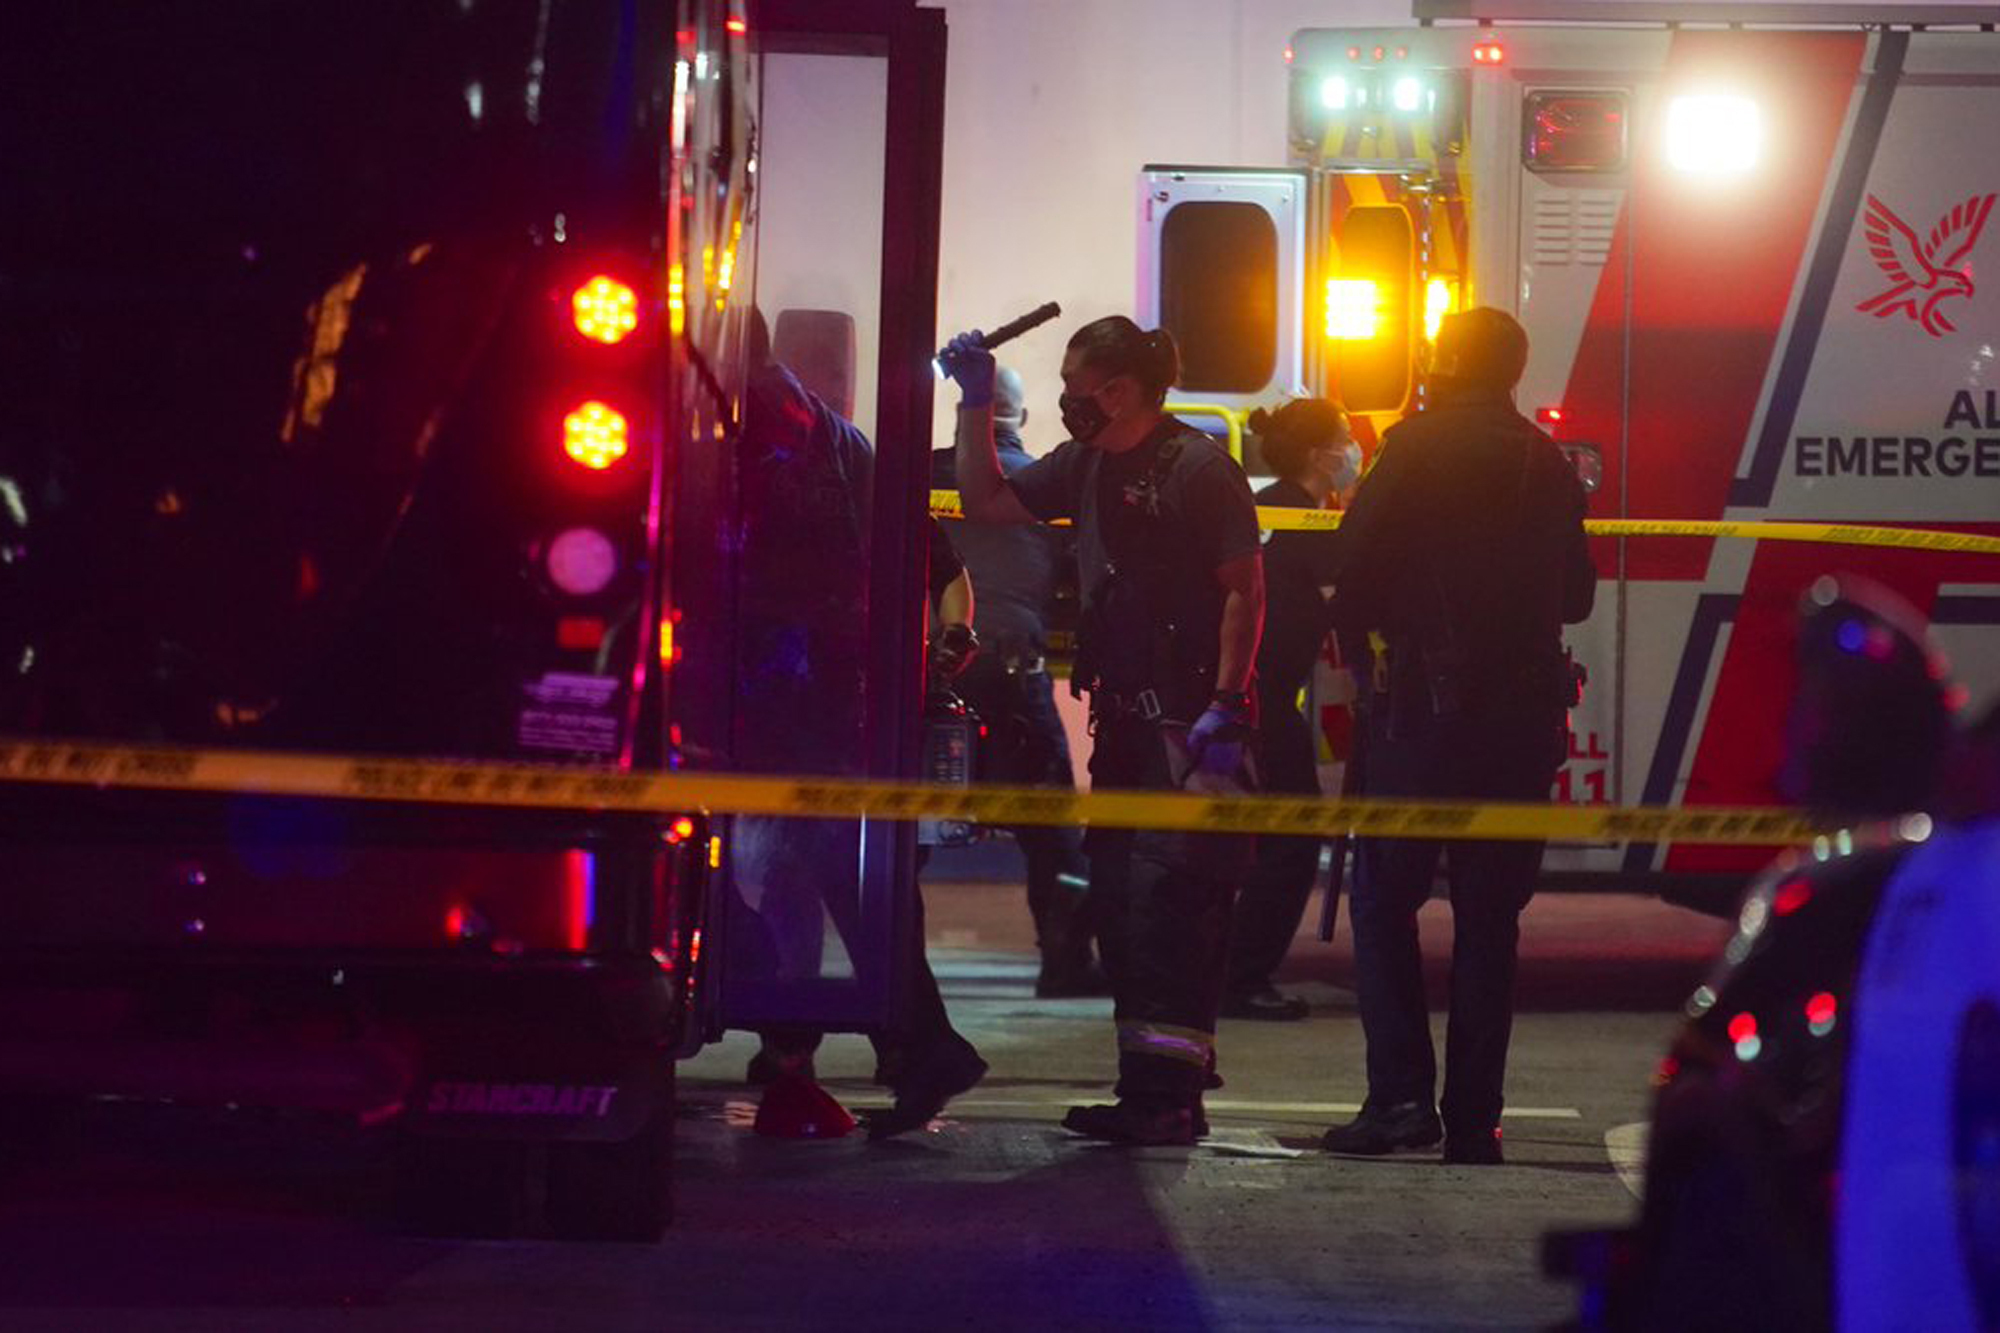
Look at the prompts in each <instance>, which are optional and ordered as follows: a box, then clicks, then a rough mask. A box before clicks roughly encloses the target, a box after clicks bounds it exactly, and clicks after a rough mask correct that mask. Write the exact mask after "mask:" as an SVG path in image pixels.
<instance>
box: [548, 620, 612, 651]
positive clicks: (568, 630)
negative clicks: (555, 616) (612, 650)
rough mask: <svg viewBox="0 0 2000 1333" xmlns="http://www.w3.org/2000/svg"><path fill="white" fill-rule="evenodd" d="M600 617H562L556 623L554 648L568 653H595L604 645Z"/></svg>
mask: <svg viewBox="0 0 2000 1333" xmlns="http://www.w3.org/2000/svg"><path fill="white" fill-rule="evenodd" d="M604 628H605V626H604V618H603V617H602V616H564V617H562V618H561V619H560V620H558V621H556V646H557V647H559V648H562V649H565V650H567V651H569V652H577V653H590V652H595V651H597V649H598V648H599V647H600V646H602V644H603V643H604Z"/></svg>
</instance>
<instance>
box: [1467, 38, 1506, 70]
mask: <svg viewBox="0 0 2000 1333" xmlns="http://www.w3.org/2000/svg"><path fill="white" fill-rule="evenodd" d="M1506 58H1507V48H1506V47H1504V46H1502V45H1500V43H1498V42H1496V41H1491V40H1488V41H1483V42H1479V43H1477V44H1475V45H1474V46H1473V48H1472V63H1474V64H1475V65H1497V64H1499V63H1500V62H1501V61H1503V60H1505V59H1506Z"/></svg>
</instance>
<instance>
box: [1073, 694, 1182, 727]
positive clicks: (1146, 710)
mask: <svg viewBox="0 0 2000 1333" xmlns="http://www.w3.org/2000/svg"><path fill="white" fill-rule="evenodd" d="M1165 712H1166V710H1165V709H1163V708H1161V707H1160V696H1159V694H1158V693H1157V692H1155V691H1154V690H1151V689H1144V690H1140V691H1139V692H1138V693H1137V694H1119V693H1118V692H1117V691H1115V690H1103V689H1098V690H1092V691H1091V692H1090V720H1091V721H1092V722H1115V721H1117V720H1119V719H1120V718H1127V717H1137V718H1143V719H1144V720H1145V721H1147V722H1151V721H1154V720H1155V719H1157V718H1159V717H1160V716H1162V715H1163V714H1164V713H1165Z"/></svg>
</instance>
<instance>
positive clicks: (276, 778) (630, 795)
mask: <svg viewBox="0 0 2000 1333" xmlns="http://www.w3.org/2000/svg"><path fill="white" fill-rule="evenodd" d="M0 782H16V783H43V784H47V783H55V784H63V785H69V786H85V787H95V788H100V789H111V788H145V789H151V790H162V791H200V792H225V793H236V794H251V795H267V796H322V797H336V798H344V799H357V800H380V801H408V802H419V803H429V804H445V805H486V806H516V807H529V806H532V807H542V808H554V809H578V810H626V811H649V812H655V813H660V814H684V813H689V812H695V811H704V812H711V813H717V814H739V815H789V816H797V817H804V818H833V819H854V818H859V817H860V816H863V815H867V816H870V817H873V818H878V819H948V820H969V821H973V822H976V823H980V824H993V825H1008V824H1057V825H1076V824H1085V823H1090V824H1102V825H1106V826H1110V827H1120V828H1141V829H1192V830H1200V831H1205V832H1213V833H1301V834H1320V835H1334V834H1342V833H1353V834H1360V835H1363V836H1371V837H1404V838H1449V839H1462V838H1493V839H1508V840H1523V839H1525V840H1538V839H1544V838H1546V839H1552V840H1556V841H1562V842H1626V841H1640V842H1686V843H1734V844H1772V843H1795V842H1803V841H1806V840H1808V839H1810V838H1812V837H1813V836H1814V835H1815V834H1819V833H1824V832H1825V831H1826V828H1825V826H1823V825H1820V824H1817V823H1814V822H1813V821H1811V820H1809V819H1807V818H1806V817H1805V816H1804V815H1803V814H1801V813H1800V812H1798V811H1795V810H1786V809H1779V808H1772V807H1721V806H1710V807H1694V806H1685V807H1680V808H1667V807H1655V806H1602V805H1530V804H1507V803H1485V802H1479V803H1474V802H1457V801H1390V800H1347V799H1334V798H1324V799H1319V800H1309V799H1300V798H1298V797H1292V796H1208V795H1196V794H1192V793H1187V794H1179V793H1146V792H1072V791H1066V790H1063V789H1060V788H1047V787H932V786H924V785H921V784H918V783H912V782H875V781H855V780H847V779H822V778H798V777H761V776H757V777H751V776H744V775H740V774H730V773H685V772H681V773H628V772H621V771H618V770H615V769H605V768H586V767H579V766H563V765H555V764H504V763H484V762H460V761H440V760H416V759H394V758H379V757H369V756H359V755H338V754H307V753H290V752H285V751H277V750H202V749H194V748H184V747H177V746H159V745H144V746H140V745H114V744H107V743H102V742H90V741H36V740H21V739H5V738H0Z"/></svg>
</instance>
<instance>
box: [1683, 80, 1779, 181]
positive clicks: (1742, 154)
mask: <svg viewBox="0 0 2000 1333" xmlns="http://www.w3.org/2000/svg"><path fill="white" fill-rule="evenodd" d="M1763 146H1764V121H1763V117H1762V115H1761V114H1759V112H1758V110H1757V104H1756V103H1755V102H1753V101H1751V100H1750V99H1749V98H1747V97H1742V96H1738V95H1737V94H1734V93H1690V94H1686V95H1684V96H1681V97H1676V98H1675V99H1674V100H1673V103H1672V104H1671V105H1670V106H1669V107H1668V108H1667V161H1668V163H1670V164H1671V165H1672V166H1673V167H1674V169H1675V170H1677V171H1685V172H1687V173H1689V174H1690V175H1696V176H1742V175H1747V174H1748V173H1749V172H1750V171H1751V169H1752V168H1754V167H1755V166H1756V165H1757V158H1758V156H1759V154H1760V153H1761V152H1762V150H1763Z"/></svg>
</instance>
